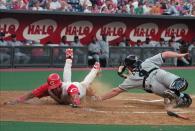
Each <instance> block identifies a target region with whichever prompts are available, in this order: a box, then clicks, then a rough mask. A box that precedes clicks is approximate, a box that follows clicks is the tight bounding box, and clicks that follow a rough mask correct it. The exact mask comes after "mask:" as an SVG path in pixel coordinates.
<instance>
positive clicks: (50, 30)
mask: <svg viewBox="0 0 195 131" xmlns="http://www.w3.org/2000/svg"><path fill="white" fill-rule="evenodd" d="M53 32H54V27H53V26H51V25H50V26H48V27H47V33H48V34H52V33H53Z"/></svg>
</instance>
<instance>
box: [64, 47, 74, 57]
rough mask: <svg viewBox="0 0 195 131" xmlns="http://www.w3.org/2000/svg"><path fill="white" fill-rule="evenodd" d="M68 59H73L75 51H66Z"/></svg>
mask: <svg viewBox="0 0 195 131" xmlns="http://www.w3.org/2000/svg"><path fill="white" fill-rule="evenodd" d="M65 53H66V59H73V49H71V48H68V49H66V52H65Z"/></svg>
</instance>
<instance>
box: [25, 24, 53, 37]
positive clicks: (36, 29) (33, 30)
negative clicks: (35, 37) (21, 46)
mask: <svg viewBox="0 0 195 131" xmlns="http://www.w3.org/2000/svg"><path fill="white" fill-rule="evenodd" d="M53 31H54V27H53V26H51V25H50V26H48V27H47V26H46V25H43V26H40V25H29V27H28V34H42V35H46V34H51V33H53Z"/></svg>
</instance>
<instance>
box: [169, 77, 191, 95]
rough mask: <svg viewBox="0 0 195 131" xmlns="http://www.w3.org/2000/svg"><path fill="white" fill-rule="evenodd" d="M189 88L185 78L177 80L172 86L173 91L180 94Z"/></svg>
mask: <svg viewBox="0 0 195 131" xmlns="http://www.w3.org/2000/svg"><path fill="white" fill-rule="evenodd" d="M187 88H188V82H187V80H185V79H184V78H177V79H176V80H175V81H174V82H173V83H172V84H171V86H170V89H171V90H176V91H179V92H182V91H185V90H186V89H187Z"/></svg>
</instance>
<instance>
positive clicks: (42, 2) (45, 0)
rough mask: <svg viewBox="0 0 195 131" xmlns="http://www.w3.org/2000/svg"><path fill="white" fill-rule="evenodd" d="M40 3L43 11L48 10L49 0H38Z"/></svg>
mask: <svg viewBox="0 0 195 131" xmlns="http://www.w3.org/2000/svg"><path fill="white" fill-rule="evenodd" d="M38 1H39V5H40V7H42V8H43V9H45V8H46V4H47V0H38Z"/></svg>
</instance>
